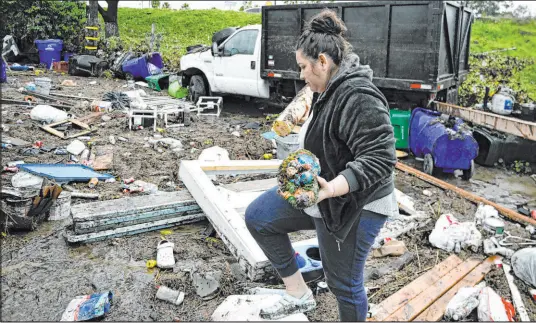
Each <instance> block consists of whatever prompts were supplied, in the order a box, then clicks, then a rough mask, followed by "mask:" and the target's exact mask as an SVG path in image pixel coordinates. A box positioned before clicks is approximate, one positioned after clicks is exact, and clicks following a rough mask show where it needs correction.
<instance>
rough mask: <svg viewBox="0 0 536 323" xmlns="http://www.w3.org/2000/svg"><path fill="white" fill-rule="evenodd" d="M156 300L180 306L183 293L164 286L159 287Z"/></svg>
mask: <svg viewBox="0 0 536 323" xmlns="http://www.w3.org/2000/svg"><path fill="white" fill-rule="evenodd" d="M156 298H158V299H161V300H163V301H166V302H170V303H171V304H175V305H180V304H181V303H182V301H183V300H184V293H183V292H179V291H176V290H173V289H171V288H168V287H166V286H159V287H158V291H157V292H156Z"/></svg>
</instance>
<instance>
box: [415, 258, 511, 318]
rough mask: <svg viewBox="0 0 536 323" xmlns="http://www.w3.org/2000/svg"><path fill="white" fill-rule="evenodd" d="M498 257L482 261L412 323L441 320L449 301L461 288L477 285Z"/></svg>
mask: <svg viewBox="0 0 536 323" xmlns="http://www.w3.org/2000/svg"><path fill="white" fill-rule="evenodd" d="M500 259H501V257H500V256H491V257H489V258H487V259H486V260H484V261H483V262H482V263H481V264H480V265H478V267H476V268H475V269H473V270H472V271H471V272H470V273H469V274H468V275H467V276H465V277H464V278H463V279H462V281H460V282H459V283H457V284H456V285H455V286H454V287H452V288H451V289H450V290H449V291H448V292H447V293H445V294H444V295H443V296H441V298H440V299H438V300H437V301H435V302H434V303H433V304H432V305H430V306H429V307H428V308H427V309H426V310H425V311H424V312H422V313H421V314H419V316H417V317H416V318H415V319H414V321H428V322H437V321H439V320H441V318H442V317H443V315H444V314H445V310H446V309H447V305H448V303H449V302H450V300H451V299H452V298H453V297H454V296H455V295H456V293H458V291H459V290H460V288H462V287H473V286H475V285H476V284H478V283H479V282H480V281H481V280H482V279H484V276H485V275H486V274H487V273H488V272H489V271H490V270H491V269H492V268H493V266H495V261H496V260H500Z"/></svg>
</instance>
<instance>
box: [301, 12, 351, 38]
mask: <svg viewBox="0 0 536 323" xmlns="http://www.w3.org/2000/svg"><path fill="white" fill-rule="evenodd" d="M309 28H310V29H311V31H313V32H315V33H321V34H332V35H341V36H342V34H343V33H344V32H345V31H346V30H347V29H346V26H345V25H344V22H342V20H341V19H340V18H339V17H337V14H336V13H335V11H333V10H328V9H325V10H323V11H322V12H321V13H319V14H318V15H316V16H314V17H313V18H312V19H311V22H310V23H309Z"/></svg>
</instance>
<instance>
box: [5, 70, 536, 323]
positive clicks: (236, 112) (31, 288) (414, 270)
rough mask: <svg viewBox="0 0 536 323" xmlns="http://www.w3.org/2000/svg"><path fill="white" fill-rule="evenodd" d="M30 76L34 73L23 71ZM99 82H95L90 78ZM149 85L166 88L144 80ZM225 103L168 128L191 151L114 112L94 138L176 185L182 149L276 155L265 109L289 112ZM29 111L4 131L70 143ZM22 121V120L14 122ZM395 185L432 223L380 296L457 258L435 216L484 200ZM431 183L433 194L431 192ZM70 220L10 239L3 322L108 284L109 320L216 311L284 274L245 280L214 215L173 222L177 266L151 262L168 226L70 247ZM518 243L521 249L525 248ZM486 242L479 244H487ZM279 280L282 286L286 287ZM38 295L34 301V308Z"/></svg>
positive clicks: (512, 195) (528, 183)
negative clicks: (199, 288)
mask: <svg viewBox="0 0 536 323" xmlns="http://www.w3.org/2000/svg"><path fill="white" fill-rule="evenodd" d="M26 74H28V73H26ZM47 76H49V77H51V78H52V79H53V82H54V84H59V83H60V82H61V80H63V79H66V78H69V79H74V80H75V81H76V82H77V83H78V86H77V87H74V88H67V87H63V88H62V89H61V90H56V91H58V93H63V94H67V95H78V93H81V94H82V95H83V96H89V97H99V98H100V96H102V94H103V93H105V92H107V91H121V90H125V89H124V88H123V87H122V86H123V85H124V84H125V81H115V80H106V79H96V78H81V77H66V76H59V75H47ZM33 77H34V76H31V75H23V74H18V75H16V76H15V77H14V78H16V79H17V81H18V83H19V84H16V83H17V82H13V77H12V78H11V80H12V81H11V82H13V83H12V84H7V85H6V84H3V85H2V96H3V97H6V98H12V99H22V98H23V95H22V94H20V93H18V92H16V91H15V89H16V88H17V87H19V86H22V85H23V84H24V83H25V82H28V81H31V80H32V79H33ZM91 81H97V84H96V85H89V82H91ZM146 91H147V92H148V93H149V92H150V95H165V93H157V92H152V91H151V90H148V89H147V90H146ZM224 100H225V103H224V109H223V113H222V115H221V116H220V118H219V119H207V118H202V119H197V118H196V119H195V120H194V122H193V124H192V125H191V126H190V127H181V128H176V130H168V131H166V132H164V133H163V134H162V136H163V137H169V138H175V139H178V140H180V141H181V142H182V143H183V145H184V150H183V151H180V152H179V153H174V152H172V151H171V150H169V149H167V148H165V147H157V148H160V149H162V152H158V151H157V150H156V149H155V148H154V147H152V146H149V147H146V146H145V143H146V142H147V140H146V138H151V137H154V133H153V131H152V129H144V130H141V131H135V132H134V131H129V130H128V129H127V121H126V118H125V117H124V115H122V113H111V114H109V115H110V116H112V117H113V119H112V120H110V121H107V122H105V123H103V121H101V120H99V121H97V122H96V123H94V124H93V126H94V127H95V128H96V129H97V131H96V132H95V133H94V134H92V135H91V137H92V139H91V141H93V142H94V143H95V146H96V147H99V146H108V145H111V144H110V143H109V142H108V137H109V136H110V135H114V136H116V138H117V136H122V137H125V138H128V139H129V141H128V142H122V141H117V143H116V144H115V145H113V146H112V147H113V151H114V162H113V167H112V169H110V170H109V171H108V172H109V173H110V174H113V175H114V176H116V177H117V178H127V177H134V178H136V179H140V180H144V181H147V182H150V183H154V184H156V185H158V187H159V189H160V190H163V191H173V190H182V189H185V188H184V185H183V184H182V183H181V181H180V180H179V179H178V169H179V164H180V161H181V160H182V159H185V160H186V159H197V157H198V156H199V154H200V153H201V151H202V150H203V149H204V148H208V147H211V146H215V145H217V146H220V147H222V148H225V149H227V150H228V151H229V157H230V158H231V159H252V160H256V159H262V156H263V154H265V153H273V151H272V150H273V147H272V145H271V143H270V142H269V141H267V140H264V139H262V138H261V137H260V134H261V133H262V132H264V131H267V130H269V123H268V122H267V120H266V116H267V115H270V114H273V113H278V112H279V111H280V110H278V109H277V108H273V107H271V106H270V105H268V104H267V103H264V102H258V101H251V102H246V101H243V100H241V99H239V98H224ZM29 112H30V109H28V108H24V107H20V106H13V105H3V106H2V124H4V125H6V126H7V127H9V131H8V132H3V133H2V134H3V135H9V136H11V137H17V138H21V139H24V140H27V141H30V142H34V141H37V140H40V141H43V142H44V143H45V145H52V146H58V147H59V146H66V145H68V144H69V143H70V142H71V140H62V139H60V138H58V137H55V136H53V135H51V134H48V133H46V132H44V131H43V130H41V129H39V128H38V125H37V124H36V123H35V122H33V121H32V120H31V119H30V118H29V115H28V113H29ZM72 112H73V113H74V114H75V115H76V116H77V117H81V116H84V115H88V114H89V113H90V111H89V110H88V109H87V108H81V107H80V108H75V109H73V111H72ZM18 119H21V120H22V121H23V123H22V124H17V123H16V121H17V120H18ZM250 122H258V123H259V125H260V127H259V129H244V125H246V124H247V123H250ZM237 125H238V126H240V128H239V130H238V131H239V132H240V134H241V136H240V137H235V136H234V135H232V134H231V132H232V131H235V130H236V129H237V128H236V126H237ZM14 160H24V161H25V162H26V163H56V162H57V163H62V162H67V160H66V159H65V156H57V155H54V154H53V152H50V153H41V154H39V155H37V156H22V155H21V154H20V151H19V149H12V150H3V151H2V164H3V165H5V164H6V163H7V162H8V161H14ZM403 162H405V163H407V164H409V165H412V166H414V167H416V168H417V169H422V164H421V163H420V162H418V161H415V160H413V159H407V160H403ZM11 176H12V174H11V173H3V174H2V178H1V180H2V185H3V186H9V185H10V179H11ZM266 177H267V176H266V175H265V176H264V177H263V176H260V177H259V176H257V177H255V176H246V175H243V176H236V177H222V176H219V177H218V178H216V179H215V180H214V182H215V183H222V184H224V183H231V182H235V181H238V180H240V181H247V180H252V179H260V178H266ZM439 177H440V178H441V179H443V180H446V181H448V182H450V183H452V184H455V185H458V186H460V187H462V188H464V189H466V190H469V191H472V192H475V193H477V194H480V195H482V196H484V197H486V198H488V199H490V200H493V201H495V202H497V203H500V204H504V205H509V206H510V207H515V204H516V203H529V204H530V203H533V202H534V201H535V200H536V183H535V182H534V181H533V180H532V179H531V178H530V177H529V176H519V175H515V174H513V173H510V172H507V171H505V170H502V169H497V168H484V167H478V166H477V168H476V175H475V177H474V178H473V179H472V180H471V181H469V182H465V181H463V180H461V179H459V178H456V177H455V176H453V175H442V176H439ZM71 186H74V187H75V188H76V189H78V190H80V191H84V192H98V193H99V194H100V195H101V197H100V199H101V200H107V199H115V198H121V197H124V196H125V195H124V193H123V192H122V191H121V189H120V181H118V182H116V183H99V185H97V187H96V188H95V189H89V188H88V187H87V184H86V183H78V184H71ZM396 187H397V188H398V189H399V190H401V191H402V192H404V193H406V194H407V195H409V196H411V197H413V198H414V199H415V202H416V203H415V206H416V208H417V209H418V210H420V211H424V212H425V213H426V214H428V215H429V216H430V217H431V218H432V221H430V222H429V223H428V224H427V225H426V226H424V227H421V228H419V229H417V230H414V231H412V232H410V233H408V234H404V235H402V236H400V237H399V238H398V239H399V240H402V241H404V242H405V243H406V246H407V248H408V249H409V250H410V251H411V252H414V253H415V254H416V255H418V257H416V258H415V259H414V260H413V261H412V262H411V263H409V264H408V265H407V266H406V267H405V268H403V269H402V270H400V271H398V272H393V273H389V274H387V275H385V276H383V277H381V278H379V279H376V280H371V281H369V282H367V283H366V287H368V288H369V292H368V295H369V301H370V302H371V303H373V304H378V303H380V302H381V301H383V300H384V299H386V298H387V297H389V296H390V295H391V294H393V293H394V292H396V291H397V290H399V289H400V288H402V287H403V286H405V285H406V284H408V283H409V282H411V281H412V280H414V279H416V278H417V277H419V276H420V275H422V274H423V273H425V272H426V271H427V270H429V269H431V268H432V267H433V266H435V265H436V264H438V263H439V262H441V261H443V260H444V259H445V258H447V257H448V256H449V253H448V252H445V251H442V250H438V249H437V248H434V247H433V246H431V245H430V243H429V242H428V236H429V234H430V232H431V231H432V229H433V227H434V224H435V220H436V219H437V218H438V217H439V216H440V215H441V214H445V213H450V214H453V215H454V216H456V217H457V218H458V219H459V220H460V221H471V220H472V218H473V216H474V213H475V211H476V206H475V205H474V204H473V203H471V202H468V201H466V200H464V199H462V198H460V197H458V196H457V195H455V194H453V193H452V192H447V191H443V190H442V189H439V188H437V187H434V186H432V185H430V184H428V183H425V182H423V181H421V180H419V179H417V178H415V177H413V176H411V175H408V174H404V173H402V172H398V171H397V172H396ZM424 190H428V191H431V192H432V193H433V194H432V195H431V196H430V197H428V196H426V195H424V194H423V191H424ZM87 202H88V201H87V200H82V199H73V203H75V204H76V203H87ZM69 224H70V220H69V219H67V220H65V221H56V222H45V223H43V224H42V225H41V226H40V227H39V228H38V229H37V230H36V231H33V232H28V233H9V234H7V236H6V237H4V238H2V239H1V242H2V259H1V264H2V271H1V287H2V311H1V317H2V320H5V321H17V320H24V321H34V320H39V321H48V320H59V319H60V318H61V314H62V313H63V311H64V310H65V308H66V306H67V304H68V303H69V302H70V300H71V299H73V298H74V297H75V296H78V295H86V294H90V293H94V292H104V291H107V290H111V291H113V292H114V300H113V304H112V307H111V312H110V313H109V314H108V315H107V316H106V317H105V318H104V321H117V320H121V321H173V320H177V321H179V320H180V321H207V320H210V316H211V314H212V312H213V311H214V310H215V309H216V307H217V306H218V305H219V304H221V302H222V301H223V300H224V299H225V297H227V296H228V295H232V294H240V293H244V292H245V291H246V290H247V289H249V288H251V287H254V286H260V285H269V286H270V287H277V286H274V285H273V284H278V282H274V281H269V282H265V284H263V283H252V282H249V281H246V280H245V279H244V277H243V275H242V274H241V273H240V271H239V270H237V269H236V268H237V264H236V259H234V257H233V256H231V254H230V253H229V252H228V251H227V249H226V247H225V246H224V244H223V242H222V241H221V240H220V239H218V238H217V237H215V238H211V237H206V236H205V235H204V231H205V229H206V227H207V226H208V222H207V221H202V222H199V223H195V224H190V225H183V226H179V227H175V228H172V229H171V230H172V233H171V234H169V235H167V236H166V238H167V239H168V240H170V241H173V242H174V243H175V248H174V254H175V259H176V261H177V263H176V266H175V268H173V269H169V270H160V269H147V267H146V262H147V260H150V259H155V258H156V245H157V243H158V242H159V241H160V240H161V239H162V237H163V234H162V233H161V232H158V231H156V232H149V233H144V234H139V235H136V236H131V237H124V238H116V239H109V240H106V241H101V242H95V243H91V244H86V245H79V246H71V245H67V244H66V242H65V240H64V238H63V233H64V230H65V227H66V226H67V225H69ZM506 230H507V231H509V232H511V234H514V235H520V236H523V237H525V238H527V237H528V233H527V231H526V230H525V229H524V226H521V225H517V224H515V223H513V222H510V221H506ZM312 235H314V233H313V232H304V233H301V234H297V235H293V239H298V238H300V239H301V238H303V237H310V236H312ZM518 248H519V247H514V249H518ZM480 251H481V250H480ZM459 257H461V258H462V259H466V258H468V257H478V258H479V259H484V258H485V256H484V255H483V254H482V253H481V252H480V253H472V252H469V251H462V252H461V253H460V254H459ZM394 259H395V258H394V257H386V258H372V256H370V257H369V258H368V259H367V263H366V268H367V270H370V269H372V268H378V267H380V266H382V265H385V264H387V263H389V262H391V261H393V260H394ZM215 270H219V271H221V272H222V279H221V281H220V285H221V289H220V292H219V293H218V294H217V296H216V297H215V298H214V299H212V300H208V301H207V300H202V299H201V298H200V297H199V296H197V294H196V292H195V289H194V287H193V285H192V280H191V276H190V275H191V273H192V272H194V271H197V272H202V273H203V272H210V271H215ZM501 273H502V271H498V272H496V273H495V272H494V273H492V274H490V275H488V276H487V277H486V282H487V283H488V284H489V285H490V286H492V287H493V288H495V289H496V291H497V292H498V293H499V295H501V296H502V297H505V298H506V299H511V298H510V297H511V296H510V295H509V289H508V288H507V285H506V287H504V286H505V285H504V282H506V279H505V278H504V275H501ZM516 284H517V286H518V288H519V289H520V292H521V293H522V295H523V298H524V302H525V306H526V307H527V310H528V311H529V315H531V319H533V320H534V319H535V318H536V317H535V315H536V306H535V305H534V302H533V301H532V300H531V299H530V296H529V294H528V289H529V288H528V286H526V285H525V284H524V283H523V282H521V281H520V280H519V279H516ZM159 285H166V286H169V287H171V288H175V289H178V290H181V291H184V292H185V293H186V297H185V300H184V302H183V304H181V305H179V306H175V305H172V304H169V303H166V302H163V301H161V300H157V299H155V293H156V287H157V286H159ZM279 287H281V286H280V285H279ZM316 299H317V303H318V306H317V308H316V309H315V310H314V311H312V312H310V313H308V314H307V315H308V318H309V319H310V320H311V321H336V320H338V310H337V305H336V299H335V297H334V296H333V294H331V293H325V294H321V295H318V296H317V297H316ZM29 304H31V306H28V305H29Z"/></svg>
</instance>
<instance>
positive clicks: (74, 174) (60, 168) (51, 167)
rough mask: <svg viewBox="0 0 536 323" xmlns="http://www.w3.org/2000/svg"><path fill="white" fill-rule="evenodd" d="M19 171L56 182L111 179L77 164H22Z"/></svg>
mask: <svg viewBox="0 0 536 323" xmlns="http://www.w3.org/2000/svg"><path fill="white" fill-rule="evenodd" d="M19 168H20V169H22V170H24V171H26V172H28V173H31V174H34V175H37V176H41V177H46V178H49V179H54V180H56V182H60V183H62V182H87V181H89V180H90V179H92V178H98V179H99V181H105V180H107V179H110V178H113V176H112V175H110V174H101V173H97V172H96V171H94V170H93V169H92V168H91V167H88V166H85V165H79V164H22V165H20V166H19Z"/></svg>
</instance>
